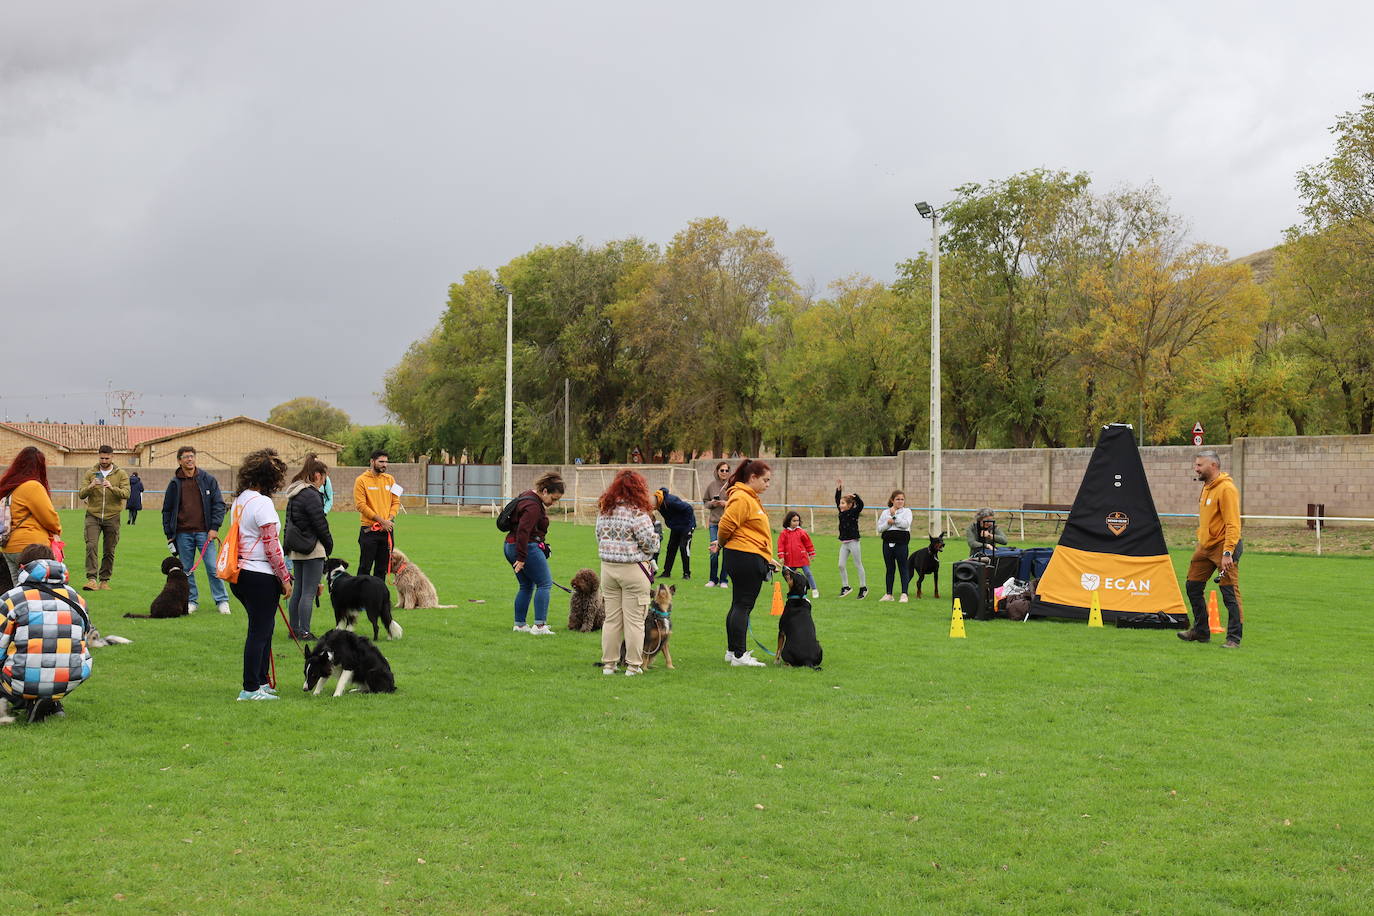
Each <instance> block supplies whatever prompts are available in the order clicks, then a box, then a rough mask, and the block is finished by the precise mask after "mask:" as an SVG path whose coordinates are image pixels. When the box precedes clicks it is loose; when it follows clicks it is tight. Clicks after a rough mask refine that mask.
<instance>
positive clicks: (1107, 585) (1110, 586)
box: [1078, 573, 1150, 598]
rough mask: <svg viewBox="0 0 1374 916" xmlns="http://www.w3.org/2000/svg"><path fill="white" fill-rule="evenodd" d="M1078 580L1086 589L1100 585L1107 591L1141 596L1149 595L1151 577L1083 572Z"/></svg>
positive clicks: (1090, 589) (1091, 589) (1093, 588)
mask: <svg viewBox="0 0 1374 916" xmlns="http://www.w3.org/2000/svg"><path fill="white" fill-rule="evenodd" d="M1078 582H1079V584H1080V585H1082V586H1083V589H1084V591H1089V592H1092V591H1096V590H1097V589H1098V588H1099V587H1100V588H1101V589H1102V590H1103V591H1107V592H1129V593H1130V594H1131V595H1133V596H1135V597H1137V598H1139V597H1149V595H1150V580H1149V579H1124V578H1121V577H1120V576H1118V577H1115V578H1113V577H1112V576H1099V575H1098V574H1097V573H1083V574H1082V575H1081V576H1080V577H1079V579H1078Z"/></svg>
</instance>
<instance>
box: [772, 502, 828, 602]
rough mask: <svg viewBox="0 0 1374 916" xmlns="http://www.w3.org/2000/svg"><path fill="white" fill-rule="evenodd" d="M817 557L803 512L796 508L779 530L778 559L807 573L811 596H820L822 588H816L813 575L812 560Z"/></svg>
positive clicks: (788, 514) (785, 564)
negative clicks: (806, 527)
mask: <svg viewBox="0 0 1374 916" xmlns="http://www.w3.org/2000/svg"><path fill="white" fill-rule="evenodd" d="M815 558H816V548H815V546H814V545H813V544H812V543H811V535H809V534H807V533H806V529H805V528H803V527H802V526H801V513H800V512H797V511H796V510H795V509H794V510H792V511H791V512H789V513H787V515H786V516H785V517H784V518H783V520H782V531H780V532H778V559H779V560H781V561H782V563H783V565H784V566H790V567H792V568H793V569H795V570H797V571H798V572H801V573H805V574H806V581H807V582H809V583H810V584H811V597H812V598H819V597H820V596H821V592H820V589H818V588H816V577H815V576H813V575H811V561H812V560H814V559H815Z"/></svg>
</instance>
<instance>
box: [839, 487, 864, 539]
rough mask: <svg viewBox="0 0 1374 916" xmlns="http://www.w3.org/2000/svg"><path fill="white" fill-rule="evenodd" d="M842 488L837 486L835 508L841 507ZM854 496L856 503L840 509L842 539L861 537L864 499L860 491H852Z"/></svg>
mask: <svg viewBox="0 0 1374 916" xmlns="http://www.w3.org/2000/svg"><path fill="white" fill-rule="evenodd" d="M842 495H843V494H842V493H840V488H839V487H836V488H835V508H836V509H840V497H841V496H842ZM850 495H851V496H853V497H854V505H852V506H850V507H849V508H848V509H840V540H842V541H857V540H858V539H859V519H860V518H862V517H863V511H864V501H863V500H862V499H860V498H859V494H858V493H851V494H850Z"/></svg>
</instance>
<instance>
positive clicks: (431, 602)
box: [391, 548, 456, 611]
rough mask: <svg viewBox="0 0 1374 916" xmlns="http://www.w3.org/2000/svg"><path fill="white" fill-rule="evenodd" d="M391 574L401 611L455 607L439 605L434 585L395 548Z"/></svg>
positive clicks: (392, 553) (392, 552) (408, 558)
mask: <svg viewBox="0 0 1374 916" xmlns="http://www.w3.org/2000/svg"><path fill="white" fill-rule="evenodd" d="M391 574H392V575H393V576H395V577H396V594H398V595H400V597H401V610H403V611H408V610H411V609H413V608H420V607H435V608H438V607H456V605H452V604H440V603H439V593H438V592H436V591H435V590H434V583H433V582H430V581H429V576H426V575H425V574H424V571H423V570H422V569H420V567H418V566H416V565H415V563H414V562H413V561H412V560H411V559H410V557H407V556H406V555H405V554H403V553H401V552H400V551H399V550H396V549H395V548H393V549H392V551H391Z"/></svg>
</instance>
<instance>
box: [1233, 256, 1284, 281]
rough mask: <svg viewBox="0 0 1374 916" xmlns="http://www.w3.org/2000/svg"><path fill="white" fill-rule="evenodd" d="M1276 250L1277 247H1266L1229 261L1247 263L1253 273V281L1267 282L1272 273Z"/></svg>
mask: <svg viewBox="0 0 1374 916" xmlns="http://www.w3.org/2000/svg"><path fill="white" fill-rule="evenodd" d="M1278 252H1279V250H1278V248H1266V249H1264V250H1263V251H1256V252H1255V253H1254V254H1247V255H1246V256H1245V257H1243V258H1236V259H1235V260H1234V261H1232V262H1231V263H1232V264H1249V265H1250V270H1251V271H1253V272H1254V274H1255V282H1256V283H1267V282H1268V281H1269V278H1270V277H1272V276H1273V275H1274V258H1275V256H1277V255H1278Z"/></svg>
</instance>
